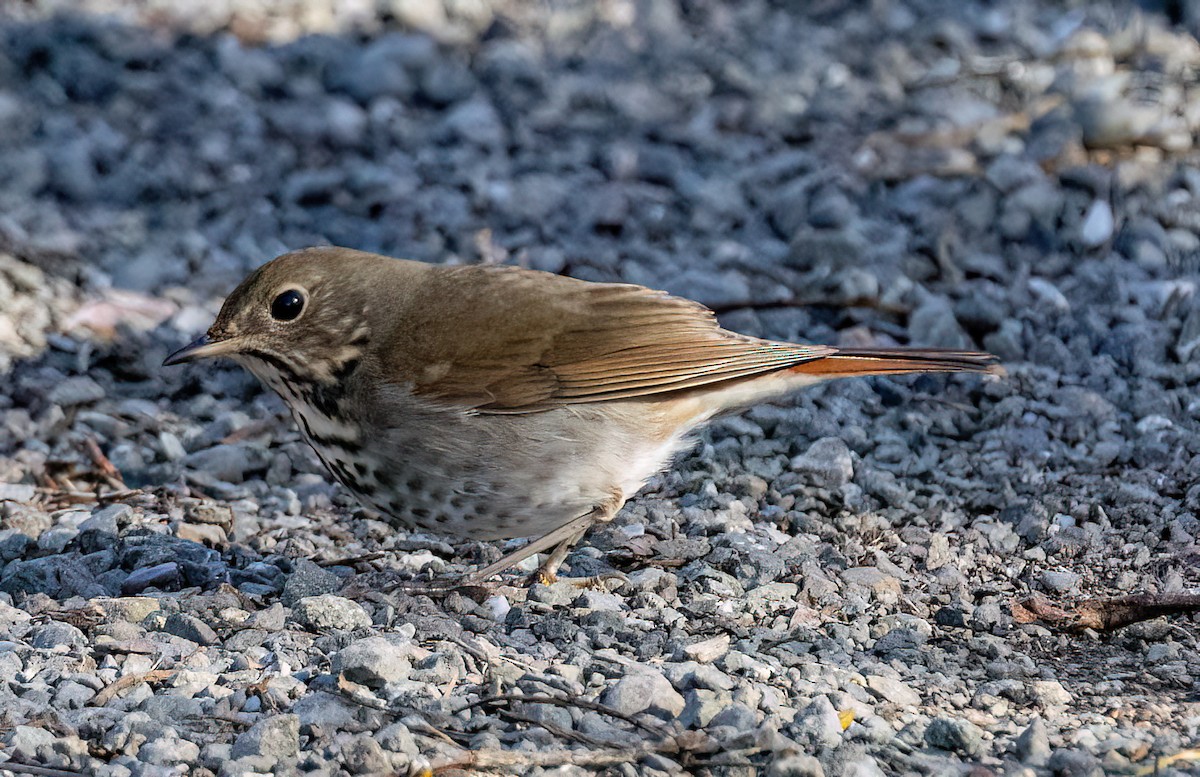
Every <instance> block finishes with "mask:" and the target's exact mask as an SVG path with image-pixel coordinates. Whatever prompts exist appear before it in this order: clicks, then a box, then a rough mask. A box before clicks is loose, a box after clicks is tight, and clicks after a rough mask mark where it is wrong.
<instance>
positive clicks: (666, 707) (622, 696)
mask: <svg viewBox="0 0 1200 777" xmlns="http://www.w3.org/2000/svg"><path fill="white" fill-rule="evenodd" d="M602 703H603V704H605V705H606V706H608V707H612V708H613V709H615V710H617V711H618V712H620V713H622V714H624V715H635V714H637V713H639V712H643V711H648V712H652V713H656V714H659V715H663V716H666V717H672V718H673V717H675V716H676V715H679V714H680V713H681V712H683V708H684V699H683V697H682V696H681V695H679V693H678V692H677V691H676V690H675V689H674V688H672V687H671V683H670V682H668V681H667V678H665V677H663V676H662V675H661V674H659V673H658V672H654V671H638V672H635V673H633V674H630V675H626V676H625V677H622V678H621V679H620V680H618V681H617V682H616V684H615V685H613V686H612V687H611V688H609V689H608V690H607V691H605V693H604V696H603V701H602Z"/></svg>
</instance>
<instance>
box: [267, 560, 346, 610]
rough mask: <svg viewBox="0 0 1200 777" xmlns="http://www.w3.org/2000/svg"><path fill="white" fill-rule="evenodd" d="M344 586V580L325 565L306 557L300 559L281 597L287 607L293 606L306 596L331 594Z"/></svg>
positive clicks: (284, 586) (289, 576) (285, 584)
mask: <svg viewBox="0 0 1200 777" xmlns="http://www.w3.org/2000/svg"><path fill="white" fill-rule="evenodd" d="M341 587H342V580H341V578H339V577H338V576H337V575H335V574H334V573H332V572H330V571H329V570H328V569H325V568H324V567H321V566H318V565H317V564H314V563H313V562H312V561H309V560H308V559H306V558H302V559H298V560H297V561H296V566H295V568H294V569H293V570H292V573H291V574H290V575H288V578H287V582H285V583H284V584H283V594H282V595H281V596H280V597H279V599H280V601H281V602H283V604H284V606H285V607H293V606H295V604H296V602H298V601H300V600H301V599H303V598H304V597H306V596H320V595H321V594H331V593H333V592H334V591H336V590H338V589H339V588H341Z"/></svg>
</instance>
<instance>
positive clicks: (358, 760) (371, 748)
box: [342, 734, 392, 774]
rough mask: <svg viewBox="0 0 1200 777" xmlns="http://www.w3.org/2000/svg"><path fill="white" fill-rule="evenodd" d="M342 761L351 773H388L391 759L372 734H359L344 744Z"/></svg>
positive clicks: (390, 767) (390, 768)
mask: <svg viewBox="0 0 1200 777" xmlns="http://www.w3.org/2000/svg"><path fill="white" fill-rule="evenodd" d="M342 763H343V764H344V765H345V767H346V770H347V771H348V772H350V773H351V774H386V773H388V772H391V771H392V766H391V759H390V758H388V755H387V753H386V752H384V750H383V747H382V746H380V744H379V743H378V742H376V741H375V740H374V739H372V738H371V735H370V734H359V735H358V736H356V737H354V738H353V739H351V740H350V741H349V742H347V743H346V744H344V745H342Z"/></svg>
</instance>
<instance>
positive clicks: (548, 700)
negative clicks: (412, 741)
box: [451, 694, 668, 737]
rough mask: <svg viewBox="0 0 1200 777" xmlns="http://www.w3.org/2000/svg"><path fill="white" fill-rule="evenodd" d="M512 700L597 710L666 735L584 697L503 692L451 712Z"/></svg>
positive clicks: (657, 729) (648, 730) (656, 734)
mask: <svg viewBox="0 0 1200 777" xmlns="http://www.w3.org/2000/svg"><path fill="white" fill-rule="evenodd" d="M514 701H519V702H521V703H522V704H551V705H554V706H556V707H566V708H568V709H570V708H571V707H575V708H577V709H581V710H591V711H592V712H599V713H600V714H601V715H608V716H609V717H610V718H616V719H617V720H623V721H625V722H626V723H628V724H630V725H632V726H637V727H638V728H640V729H642V730H643V731H645V732H647V733H650V734H653V735H655V736H657V737H666V736H668V734H667V732H666V731H665V730H664V729H663V728H662V727H660V726H655V725H651V724H649V723H643V722H642V721H640V720H638V719H637V718H635V717H633V716H632V715H626V714H625V713H624V712H621V711H620V710H614V709H613V708H612V707H606V706H604V705H603V704H599V703H597V702H594V701H588V700H586V699H560V698H558V697H557V696H544V695H534V696H516V695H513V694H504V695H501V696H488V697H486V698H483V699H478V700H477V701H473V702H471V703H470V704H466V705H464V706H462V707H459V708H458V709H456V710H455V711H454V712H452V713H451V714H452V715H457V714H459V713H460V712H466V711H467V710H469V709H474V708H475V707H482V706H485V705H487V704H497V703H499V702H514Z"/></svg>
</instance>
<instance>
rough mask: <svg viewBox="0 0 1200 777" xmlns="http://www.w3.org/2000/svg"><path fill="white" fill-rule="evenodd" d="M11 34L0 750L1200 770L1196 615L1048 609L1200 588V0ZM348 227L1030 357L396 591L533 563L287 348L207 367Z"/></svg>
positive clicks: (491, 9)
mask: <svg viewBox="0 0 1200 777" xmlns="http://www.w3.org/2000/svg"><path fill="white" fill-rule="evenodd" d="M2 8H3V13H4V14H5V16H4V17H3V21H2V22H0V527H2V528H0V759H5V760H9V761H14V762H24V763H29V764H36V765H40V766H43V767H47V768H54V769H60V770H75V771H80V772H84V773H88V774H97V775H111V776H112V777H124V776H126V775H146V776H150V775H155V776H157V775H169V774H184V773H187V774H196V775H206V774H208V775H239V774H249V773H272V772H273V773H276V774H294V773H305V774H313V775H334V774H342V773H353V774H380V773H389V772H398V773H401V774H407V773H413V774H419V773H422V770H424V769H428V768H431V767H432V768H437V769H442V770H444V769H447V768H451V767H455V766H456V765H457V766H469V765H472V764H473V765H475V766H479V767H486V768H489V769H491V770H493V771H496V772H499V773H521V774H530V775H533V774H558V775H570V774H587V773H593V772H597V771H603V772H604V773H606V774H611V775H634V774H646V775H655V774H674V773H680V772H682V771H689V772H692V773H708V774H722V775H726V774H727V775H750V774H755V773H762V774H768V775H777V776H779V777H783V776H784V775H797V776H798V775H822V774H824V775H858V774H864V775H870V774H908V773H920V774H968V773H969V774H972V775H983V774H1055V775H1091V774H1101V773H1110V774H1117V773H1133V772H1136V771H1137V770H1139V769H1146V770H1152V769H1153V768H1154V767H1155V766H1156V764H1157V765H1158V766H1159V767H1160V772H1159V773H1164V774H1165V773H1171V772H1173V771H1176V772H1186V771H1188V770H1189V769H1194V768H1195V767H1193V764H1194V763H1195V762H1194V761H1192V760H1189V759H1188V758H1187V757H1186V755H1187V753H1186V749H1187V748H1189V747H1191V746H1194V745H1195V744H1196V742H1197V736H1198V732H1197V728H1198V727H1200V706H1198V704H1197V699H1198V698H1200V696H1198V694H1197V691H1198V687H1200V686H1198V683H1197V677H1198V676H1200V657H1198V656H1197V652H1196V625H1195V621H1194V619H1193V618H1192V617H1191V616H1187V615H1184V616H1181V617H1176V618H1174V619H1171V620H1167V619H1157V620H1149V621H1146V622H1142V623H1138V624H1135V625H1133V626H1129V627H1127V628H1125V629H1122V630H1119V631H1115V632H1112V633H1098V632H1094V631H1086V630H1085V631H1082V632H1079V633H1070V634H1066V633H1060V632H1058V631H1056V630H1053V629H1051V628H1047V625H1046V624H1045V623H1039V622H1027V621H1028V620H1029V619H1028V618H1027V617H1026V616H1027V613H1028V611H1027V610H1025V609H1023V608H1022V606H1021V602H1024V601H1025V600H1027V599H1028V598H1029V597H1031V596H1033V595H1035V594H1036V595H1041V596H1043V597H1045V599H1046V601H1048V602H1049V603H1051V604H1056V605H1058V606H1061V607H1064V608H1070V607H1071V606H1072V603H1074V602H1076V601H1078V600H1081V599H1087V598H1094V597H1106V596H1112V595H1122V594H1130V593H1147V594H1150V595H1161V594H1171V593H1179V592H1186V591H1189V590H1193V589H1194V588H1196V587H1197V586H1200V579H1198V578H1200V570H1198V568H1197V559H1198V558H1200V554H1198V552H1197V546H1196V540H1195V534H1196V530H1197V526H1198V520H1197V519H1198V513H1200V484H1198V483H1197V480H1198V474H1200V391H1198V390H1197V389H1198V388H1200V296H1198V295H1197V293H1196V286H1197V283H1198V282H1200V216H1198V215H1197V214H1198V213H1200V209H1198V208H1197V199H1198V198H1200V168H1198V167H1197V166H1196V157H1195V155H1194V153H1193V145H1194V143H1195V142H1196V139H1197V131H1198V130H1200V111H1197V109H1196V106H1197V105H1198V104H1200V102H1198V100H1197V89H1200V87H1198V86H1197V83H1196V78H1195V75H1196V73H1197V72H1200V45H1198V44H1197V41H1196V39H1195V38H1194V37H1193V36H1192V33H1191V32H1189V29H1190V28H1189V26H1188V25H1191V24H1195V22H1196V21H1197V18H1200V17H1198V16H1197V14H1195V13H1193V9H1192V4H1190V3H1171V4H1163V6H1162V7H1157V6H1155V5H1154V4H1153V3H1144V4H1142V5H1140V6H1136V7H1135V6H1132V5H1125V4H1120V3H1118V4H1115V5H1114V6H1109V7H1105V8H1094V9H1089V8H1086V7H1080V8H1064V4H1061V3H1049V2H1016V1H1015V0H1012V1H1009V2H995V3H986V4H984V3H955V2H946V1H945V0H941V1H938V0H883V1H882V2H874V3H862V4H859V3H839V2H826V3H811V4H807V3H783V2H767V1H766V0H746V2H739V3H736V4H734V3H728V4H727V3H718V2H712V1H711V0H689V1H688V2H681V3H673V2H667V1H666V0H662V1H658V2H653V1H651V0H646V1H645V2H632V1H625V0H611V1H610V2H604V3H595V4H593V3H561V4H529V5H528V6H526V5H524V4H513V5H512V6H509V5H507V4H504V3H493V2H487V1H486V0H473V1H468V0H453V1H451V0H446V2H445V3H440V2H419V1H417V0H390V2H380V3H371V2H367V1H366V0H362V1H361V2H353V3H345V2H340V3H332V2H327V3H320V2H305V3H301V2H292V1H290V0H274V1H268V0H256V1H255V2H253V3H232V2H203V3H201V2H192V0H184V1H183V2H171V3H165V2H153V1H152V0H145V1H143V2H136V3H134V2H131V3H118V2H116V0H86V2H80V3H76V4H69V5H65V4H62V3H58V2H52V1H51V0H32V1H31V2H26V3H22V4H19V5H17V4H12V5H4V6H3V7H2ZM63 10H69V11H71V13H70V14H69V15H65V16H63V15H58V16H55V12H56V11H63ZM321 242H332V243H337V244H343V245H348V246H352V247H356V248H362V249H368V250H375V251H381V252H385V253H392V254H396V255H404V256H409V257H413V258H418V259H424V260H429V261H438V262H478V261H486V262H509V263H516V264H522V265H526V266H530V267H536V268H541V269H546V270H551V271H555V272H564V273H569V274H571V275H575V276H577V277H581V278H587V279H598V280H625V281H634V282H638V283H644V284H649V285H652V286H659V287H665V288H668V289H670V290H672V291H674V292H678V293H680V294H685V295H687V296H690V297H693V298H696V299H699V300H702V301H704V302H705V303H707V304H709V305H711V306H713V307H714V308H716V309H717V310H718V311H719V312H720V313H721V315H722V320H723V321H724V322H725V323H726V324H727V325H728V326H730V327H732V328H735V329H739V330H741V331H745V332H748V333H753V334H758V335H764V336H770V337H778V338H790V339H805V340H811V341H818V342H832V343H853V344H861V343H885V344H886V343H913V344H922V345H941V346H955V347H958V346H964V347H966V346H971V347H981V348H986V349H989V350H991V351H993V352H995V353H997V354H998V355H1000V356H1001V357H1002V358H1003V359H1004V361H1005V364H1006V367H1007V369H1008V377H1007V378H1005V379H1003V380H980V379H942V378H929V377H923V378H916V379H913V378H906V379H897V380H883V379H879V380H871V381H857V382H845V383H841V384H837V385H830V386H828V387H824V388H821V389H819V390H814V391H810V392H808V393H804V394H801V395H798V396H797V397H795V399H794V400H788V401H786V402H781V403H777V404H774V405H768V406H762V407H759V408H756V409H754V410H752V411H750V412H748V413H746V414H744V415H742V416H739V417H735V418H731V419H728V420H725V421H723V422H721V423H719V424H717V425H715V426H713V427H712V428H711V429H709V430H707V431H706V432H705V433H704V434H703V435H702V436H701V439H700V441H699V444H698V447H697V448H696V450H695V451H694V452H693V453H691V454H689V455H687V456H686V457H684V458H683V460H682V461H680V462H679V463H678V464H677V466H676V467H674V468H673V469H672V470H671V471H670V472H668V473H666V474H664V475H662V476H661V477H660V478H658V479H656V480H655V481H654V482H653V483H652V484H651V486H650V487H649V488H648V489H647V491H646V493H645V495H644V496H643V497H642V498H640V499H638V500H636V501H635V502H633V503H631V504H630V505H629V506H628V507H627V508H626V509H625V511H624V512H623V513H622V515H621V516H620V517H619V518H618V520H617V521H616V522H615V523H614V524H613V525H612V526H610V527H605V528H603V529H601V530H598V531H596V532H593V534H592V535H591V537H590V538H589V541H588V542H587V543H585V544H584V545H582V546H581V547H579V548H578V549H577V550H576V551H574V552H573V553H572V554H571V556H570V557H569V558H568V561H567V566H566V569H567V575H568V576H567V577H564V578H563V579H561V580H560V581H559V582H557V583H555V584H553V585H549V586H544V585H535V586H533V587H531V588H524V587H522V586H521V585H519V584H517V581H516V579H515V578H510V581H511V584H502V585H498V586H495V587H492V588H490V589H487V590H464V591H461V592H453V593H450V594H443V595H436V596H426V595H415V594H411V593H403V592H400V591H394V592H390V593H388V592H384V591H383V589H384V585H383V581H386V580H389V579H394V578H395V577H397V576H399V577H401V578H404V579H410V580H416V581H421V580H428V579H432V578H433V577H436V576H442V575H454V574H458V573H461V572H462V571H463V570H465V569H468V568H470V567H471V566H472V565H475V564H477V563H479V562H480V561H483V560H487V559H490V558H494V557H496V555H497V553H498V552H499V550H498V549H497V548H495V547H493V546H487V545H481V544H470V543H468V544H464V545H457V546H455V545H451V544H448V543H447V542H446V541H445V539H444V538H440V537H431V536H420V535H407V534H402V533H398V532H396V531H394V530H392V529H390V528H389V527H388V526H387V525H385V524H383V523H380V522H378V521H375V520H371V519H370V518H369V517H367V516H365V515H363V514H362V513H361V512H360V511H359V510H358V509H357V508H356V506H355V505H354V503H353V501H352V500H351V499H350V498H349V497H348V496H347V495H346V494H345V493H343V492H342V491H341V490H340V489H339V488H338V487H336V486H334V485H332V484H331V482H330V481H329V479H328V478H327V477H326V475H325V474H324V473H323V472H322V471H321V469H320V467H319V464H318V463H317V462H316V461H315V458H314V457H313V456H312V455H311V453H310V452H309V451H308V450H307V449H306V448H305V447H304V446H303V444H302V443H301V442H300V440H299V438H298V436H297V434H296V432H295V430H294V429H293V428H292V427H291V424H290V422H289V421H288V420H287V418H286V417H285V412H284V409H283V407H282V405H281V404H280V403H279V401H278V400H277V399H276V398H274V397H273V396H270V395H267V394H264V393H263V392H262V391H261V389H260V388H259V387H258V386H257V385H256V383H255V382H254V381H253V380H252V379H251V378H250V377H249V376H248V375H246V374H244V373H243V372H241V371H240V370H238V369H237V368H235V367H232V366H230V365H205V366H197V367H189V368H186V369H173V370H163V369H161V368H160V367H159V363H160V362H161V360H162V358H163V357H164V356H165V354H166V353H167V352H168V350H169V349H172V348H174V347H177V346H178V345H180V344H181V343H183V342H185V341H187V340H188V339H190V338H191V337H193V336H195V335H196V334H197V333H198V332H200V331H201V330H202V329H203V328H204V327H205V326H207V324H208V322H209V321H210V320H211V317H212V315H213V314H214V312H215V311H216V309H217V307H218V306H219V304H220V300H221V295H223V294H224V293H226V292H228V290H229V289H230V288H232V286H233V285H234V284H235V283H236V282H237V281H238V280H239V279H240V278H241V277H242V276H243V275H244V274H245V273H246V272H247V271H248V270H249V269H251V268H252V267H254V266H257V265H258V264H260V263H262V262H263V261H265V260H266V259H268V258H270V257H271V256H273V255H275V254H277V253H279V252H281V251H283V250H285V249H288V248H294V247H299V246H304V245H309V244H314V243H321ZM98 494H99V499H98V498H97V495H98ZM612 572H619V573H622V574H621V575H608V576H607V577H605V578H603V580H602V582H601V583H597V584H594V585H591V586H581V585H579V584H578V580H573V579H571V577H574V578H583V577H586V576H592V575H606V574H608V573H612ZM1181 752H1182V753H1184V757H1176V758H1173V757H1174V756H1177V754H1180V753H1181ZM0 771H2V770H0ZM1147 773H1148V772H1147Z"/></svg>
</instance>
